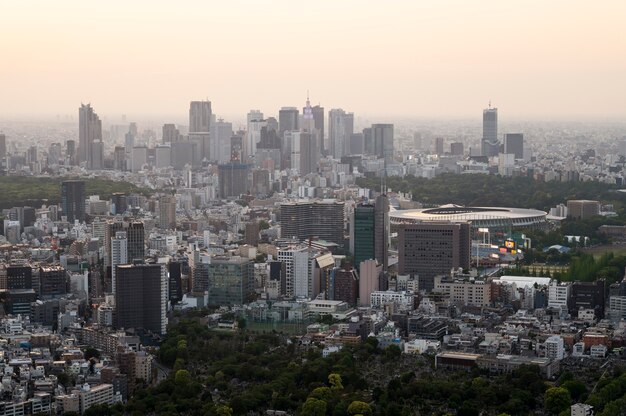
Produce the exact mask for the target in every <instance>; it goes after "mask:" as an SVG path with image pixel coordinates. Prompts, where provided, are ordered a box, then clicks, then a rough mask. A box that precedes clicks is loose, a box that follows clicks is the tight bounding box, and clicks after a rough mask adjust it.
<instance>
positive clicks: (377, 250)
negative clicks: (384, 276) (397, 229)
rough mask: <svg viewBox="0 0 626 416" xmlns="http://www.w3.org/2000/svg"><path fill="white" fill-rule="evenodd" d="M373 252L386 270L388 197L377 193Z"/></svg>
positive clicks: (387, 256) (387, 255)
mask: <svg viewBox="0 0 626 416" xmlns="http://www.w3.org/2000/svg"><path fill="white" fill-rule="evenodd" d="M374 206H375V216H376V221H375V224H374V232H375V234H374V254H375V256H376V257H375V259H376V260H377V261H378V263H379V264H381V265H382V266H383V271H384V272H386V271H387V266H388V263H389V230H390V228H389V198H387V195H386V194H383V195H379V196H377V197H376V201H375V204H374Z"/></svg>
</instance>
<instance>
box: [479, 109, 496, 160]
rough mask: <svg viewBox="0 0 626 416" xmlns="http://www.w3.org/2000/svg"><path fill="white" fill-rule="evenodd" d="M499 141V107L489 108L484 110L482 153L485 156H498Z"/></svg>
mask: <svg viewBox="0 0 626 416" xmlns="http://www.w3.org/2000/svg"><path fill="white" fill-rule="evenodd" d="M499 146H500V145H499V143H498V109H497V108H491V103H489V108H486V109H484V110H483V137H482V141H481V154H482V155H483V156H496V155H497V154H498V152H499Z"/></svg>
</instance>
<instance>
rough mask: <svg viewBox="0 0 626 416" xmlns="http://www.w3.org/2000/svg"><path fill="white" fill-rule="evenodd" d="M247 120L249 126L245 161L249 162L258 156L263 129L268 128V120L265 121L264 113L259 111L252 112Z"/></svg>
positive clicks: (244, 149) (245, 145)
mask: <svg viewBox="0 0 626 416" xmlns="http://www.w3.org/2000/svg"><path fill="white" fill-rule="evenodd" d="M247 120H248V125H247V131H246V138H245V143H244V146H243V151H244V158H243V160H244V161H248V160H249V159H250V158H251V157H253V156H254V155H255V154H256V146H257V144H258V143H259V141H260V140H261V128H263V127H265V126H267V120H264V119H263V113H262V112H260V111H259V110H250V112H249V113H248V117H247Z"/></svg>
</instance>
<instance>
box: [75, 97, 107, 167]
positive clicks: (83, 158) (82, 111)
mask: <svg viewBox="0 0 626 416" xmlns="http://www.w3.org/2000/svg"><path fill="white" fill-rule="evenodd" d="M94 142H102V122H101V121H100V118H99V117H98V115H97V114H96V113H94V111H93V108H92V107H91V105H90V104H87V105H84V104H81V105H80V108H79V109H78V163H82V162H86V163H87V167H88V168H89V169H92V164H93V162H92V160H91V158H92V155H93V150H92V146H93V143H94Z"/></svg>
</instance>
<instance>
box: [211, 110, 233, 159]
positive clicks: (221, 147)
mask: <svg viewBox="0 0 626 416" xmlns="http://www.w3.org/2000/svg"><path fill="white" fill-rule="evenodd" d="M231 137H233V124H232V123H227V122H225V121H224V120H222V119H219V120H218V121H216V122H215V123H213V124H212V125H211V145H212V146H213V147H212V148H211V160H214V161H217V163H228V162H229V161H230V138H231Z"/></svg>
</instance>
